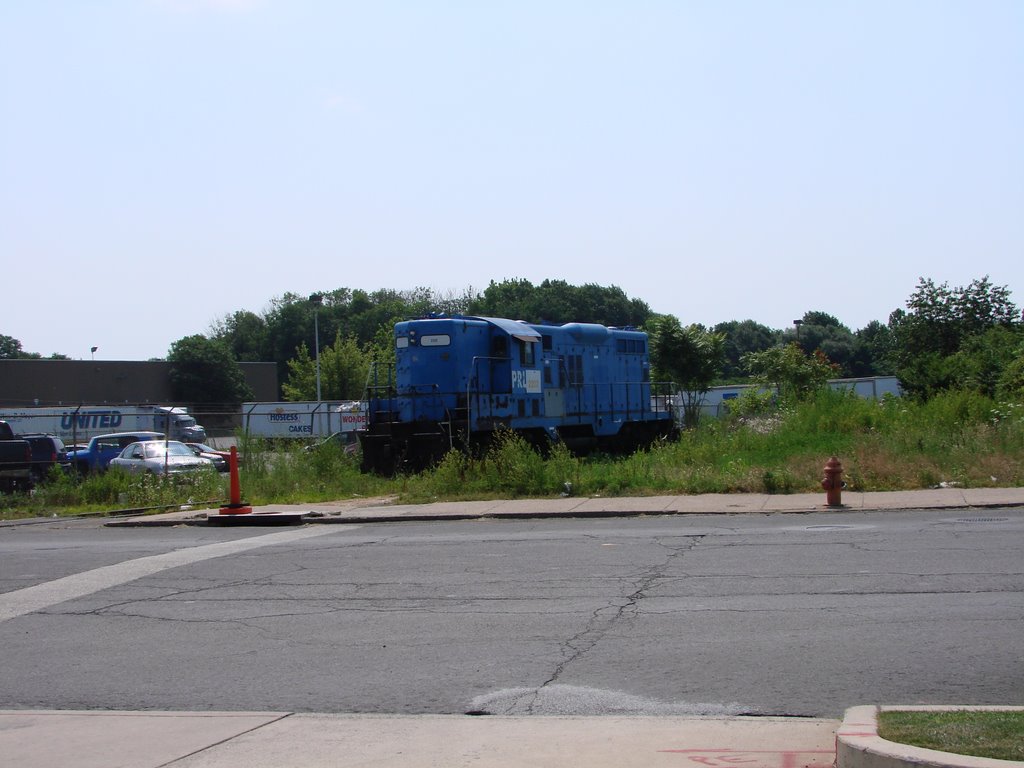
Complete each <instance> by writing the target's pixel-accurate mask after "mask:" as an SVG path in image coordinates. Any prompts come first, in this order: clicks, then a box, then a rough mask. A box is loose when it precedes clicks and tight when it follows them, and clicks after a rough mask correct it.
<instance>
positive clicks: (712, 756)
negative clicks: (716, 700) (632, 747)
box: [658, 749, 836, 768]
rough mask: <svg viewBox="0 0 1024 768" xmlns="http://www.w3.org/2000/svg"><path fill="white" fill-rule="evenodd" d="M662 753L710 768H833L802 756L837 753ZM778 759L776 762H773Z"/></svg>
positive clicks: (698, 750)
mask: <svg viewBox="0 0 1024 768" xmlns="http://www.w3.org/2000/svg"><path fill="white" fill-rule="evenodd" d="M658 752H661V753H671V754H677V755H687V756H689V758H690V761H691V762H694V763H699V764H700V765H705V766H708V768H735V767H736V766H744V768H753V766H751V764H755V763H756V764H757V768H831V766H832V761H831V760H829V761H828V762H816V761H815V759H814V758H811V759H810V760H806V759H801V756H808V755H828V756H829V757H833V758H834V757H835V754H836V753H835V751H834V750H831V749H800V750H772V751H769V750H753V749H752V750H745V749H740V750H736V749H659V750H658ZM761 755H768V756H770V757H769V759H767V760H766V759H764V758H763V757H758V756H761ZM772 758H774V759H772Z"/></svg>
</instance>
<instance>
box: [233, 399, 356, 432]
mask: <svg viewBox="0 0 1024 768" xmlns="http://www.w3.org/2000/svg"><path fill="white" fill-rule="evenodd" d="M365 426H366V403H365V402H363V401H362V400H321V401H320V402H315V401H303V402H293V403H242V431H243V432H245V434H246V435H248V436H249V437H273V438H297V437H298V438H317V437H328V436H329V435H333V434H334V433H335V432H355V431H356V430H357V429H363V428H364V427H365Z"/></svg>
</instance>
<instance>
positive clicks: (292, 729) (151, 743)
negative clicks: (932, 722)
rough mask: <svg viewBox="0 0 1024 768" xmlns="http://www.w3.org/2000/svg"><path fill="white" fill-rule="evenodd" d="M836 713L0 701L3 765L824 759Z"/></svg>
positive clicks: (790, 765) (796, 767) (817, 767)
mask: <svg viewBox="0 0 1024 768" xmlns="http://www.w3.org/2000/svg"><path fill="white" fill-rule="evenodd" d="M838 725H839V723H838V721H835V720H812V719H779V718H729V719H717V718H706V719H705V718H676V717H614V716H609V717H466V716H464V715H430V716H392V717H388V716H377V715H322V714H291V713H287V712H202V713H200V712H37V711H26V712H18V711H2V712H0V755H2V756H3V758H2V763H3V764H4V765H9V766H11V767H12V768H14V766H17V768H64V767H65V766H67V767H68V768H70V767H71V766H74V768H116V767H118V766H124V767H125V768H158V767H159V766H163V767H165V768H326V767H327V766H331V768H338V767H339V766H380V767H382V768H384V767H386V768H423V767H424V766H437V767H438V768H456V767H457V766H486V767H487V768H501V767H505V766H537V767H543V768H548V767H550V768H576V767H579V768H583V767H584V766H586V768H605V767H607V768H658V766H665V768H677V767H678V766H686V765H690V766H698V765H700V766H705V767H707V766H710V767H711V768H716V767H721V768H729V767H730V766H734V765H741V766H742V768H829V767H830V766H831V765H832V764H833V761H834V759H835V732H836V729H837V727H838Z"/></svg>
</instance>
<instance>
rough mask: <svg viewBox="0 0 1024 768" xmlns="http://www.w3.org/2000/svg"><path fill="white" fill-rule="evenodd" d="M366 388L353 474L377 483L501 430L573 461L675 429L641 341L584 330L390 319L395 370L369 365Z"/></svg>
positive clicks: (495, 321)
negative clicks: (358, 468)
mask: <svg viewBox="0 0 1024 768" xmlns="http://www.w3.org/2000/svg"><path fill="white" fill-rule="evenodd" d="M655 389H657V387H655ZM367 390H368V391H367V400H368V403H369V406H368V419H367V425H366V428H365V429H363V430H361V431H360V432H359V440H360V444H361V446H362V456H363V465H362V466H363V470H364V471H373V472H377V473H380V474H386V475H387V474H393V473H394V472H395V471H397V470H405V469H407V470H412V471H416V470H419V469H422V468H424V467H426V466H429V465H431V464H432V463H434V462H436V461H437V460H438V459H440V458H441V457H442V456H443V455H444V454H445V453H446V452H447V451H449V450H451V449H452V448H456V447H457V448H463V449H465V448H470V449H472V448H475V447H477V446H481V445H486V444H487V442H488V441H489V440H490V438H491V437H492V436H493V435H494V434H495V432H496V431H497V430H500V429H502V428H507V429H512V430H514V431H515V432H516V433H518V434H520V435H522V436H523V437H524V438H525V439H526V440H528V441H529V442H530V443H531V444H533V445H536V446H537V447H539V448H543V447H544V446H546V445H550V444H551V443H552V442H557V441H560V442H563V443H565V444H566V445H567V446H568V447H569V448H570V449H572V450H573V451H574V452H577V453H582V452H585V451H588V450H593V449H598V450H607V451H628V450H635V449H637V448H639V447H644V446H647V445H649V444H650V443H651V442H653V441H654V440H656V439H657V438H659V437H665V436H668V435H670V434H671V433H672V432H673V431H674V426H675V425H674V421H673V417H672V412H671V410H670V407H669V405H670V398H669V397H668V394H669V392H668V388H667V386H666V387H665V388H664V391H663V392H653V391H652V384H651V381H650V362H649V357H648V349H647V334H646V333H642V332H640V331H636V330H633V329H622V328H609V327H606V326H603V325H596V324H592V323H568V324H566V325H533V324H528V323H524V322H521V321H515V320H505V319H501V318H494V317H463V316H453V317H430V318H423V319H418V320H409V321H406V322H401V323H398V324H397V325H396V326H395V363H394V365H393V366H391V365H388V366H387V367H386V370H385V369H384V366H377V367H375V369H374V370H373V371H371V374H370V380H369V382H368V386H367Z"/></svg>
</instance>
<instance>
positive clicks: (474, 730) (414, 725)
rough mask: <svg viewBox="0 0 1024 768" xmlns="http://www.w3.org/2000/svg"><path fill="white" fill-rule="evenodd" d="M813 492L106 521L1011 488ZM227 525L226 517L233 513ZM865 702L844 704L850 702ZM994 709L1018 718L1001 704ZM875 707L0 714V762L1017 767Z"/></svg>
mask: <svg viewBox="0 0 1024 768" xmlns="http://www.w3.org/2000/svg"><path fill="white" fill-rule="evenodd" d="M824 501H825V495H824V493H821V494H793V495H788V496H770V495H764V494H736V495H712V496H657V497H646V498H576V497H566V498H558V499H547V500H544V499H540V500H538V499H530V500H516V501H500V500H499V501H472V502H456V503H447V502H441V503H435V504H426V505H403V504H393V503H389V502H388V500H382V499H377V500H360V501H346V502H336V503H325V504H302V505H294V506H291V505H287V506H286V505H274V506H267V507H257V508H256V509H255V510H254V512H253V514H252V515H249V516H227V515H220V514H219V511H218V510H216V509H211V510H179V511H175V512H170V513H165V514H155V515H153V514H151V515H136V516H132V515H127V516H125V517H122V518H118V519H116V520H111V521H109V522H108V523H107V525H111V526H142V525H182V524H187V525H209V524H211V523H213V524H216V523H217V522H218V520H217V519H218V518H225V517H230V518H232V523H231V524H235V525H258V524H300V523H301V524H314V523H373V522H402V521H427V520H438V521H442V520H465V519H522V518H545V517H613V516H630V515H682V514H744V513H762V514H773V513H774V514H787V513H789V514H801V513H813V512H822V511H827V512H829V513H835V514H842V511H843V510H849V511H871V510H875V511H879V512H883V511H887V510H904V509H949V510H951V511H956V512H957V513H958V514H972V511H973V513H974V514H978V513H979V511H980V510H984V509H985V508H987V507H1007V506H1018V507H1020V506H1024V488H985V489H959V488H942V489H934V490H923V491H906V492H894V493H844V494H843V498H842V501H843V504H844V506H843V507H842V508H839V509H833V508H827V507H826V506H825V504H824ZM236 517H237V518H239V519H235V518H236ZM856 704H863V702H851V705H856ZM1001 709H1021V708H1020V707H1016V708H1012V707H1005V708H1001ZM876 711H877V708H876V707H875V706H874V705H862V706H852V707H851V709H849V710H847V712H846V716H845V719H844V720H843V721H839V720H830V719H811V718H774V717H768V718H765V717H731V718H713V717H704V718H685V717H619V716H604V717H574V716H564V717H467V716H465V715H437V716H380V715H346V714H312V713H293V712H110V711H34V710H7V711H0V755H2V756H3V758H2V760H0V764H3V765H11V766H18V767H19V768H44V767H45V768H62V767H63V766H69V767H71V766H74V768H94V767H95V768H101V767H102V768H113V767H114V766H126V767H131V768H243V767H244V768H264V767H266V768H270V767H271V766H273V767H274V768H292V767H294V768H327V766H332V767H334V766H382V767H386V768H423V767H424V766H438V767H442V766H443V767H444V768H455V767H457V766H482V767H486V768H492V767H495V768H510V767H512V766H524V767H525V766H539V767H543V768H548V767H549V766H550V767H551V768H555V767H556V766H557V768H577V767H579V768H583V767H584V766H586V768H633V767H634V766H635V767H636V768H659V766H665V767H666V768H674V767H678V766H685V767H687V768H831V767H832V766H836V767H837V768H911V767H914V768H920V766H931V767H933V768H999V767H1000V766H1002V768H1008V767H1009V766H1017V767H1018V768H1024V763H1022V762H1011V761H1002V760H987V759H984V758H974V757H964V756H959V755H950V754H946V753H941V752H933V751H930V750H921V749H915V748H911V747H905V746H902V745H897V744H893V743H891V742H886V741H884V740H882V739H879V738H878V737H877V734H876Z"/></svg>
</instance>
